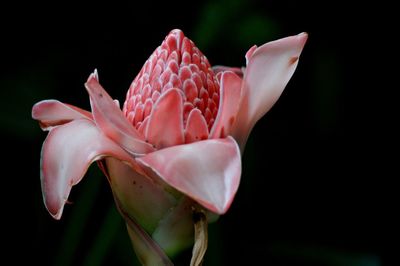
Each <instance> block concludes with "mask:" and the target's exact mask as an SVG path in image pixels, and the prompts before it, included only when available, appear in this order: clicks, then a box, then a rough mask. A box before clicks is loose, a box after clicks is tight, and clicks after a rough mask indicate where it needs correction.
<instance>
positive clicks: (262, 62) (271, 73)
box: [232, 33, 307, 150]
mask: <svg viewBox="0 0 400 266" xmlns="http://www.w3.org/2000/svg"><path fill="white" fill-rule="evenodd" d="M306 41H307V33H301V34H299V35H296V36H291V37H287V38H283V39H279V40H276V41H272V42H269V43H266V44H264V45H262V46H260V47H258V48H255V46H253V47H252V48H250V50H249V51H248V52H247V54H246V59H247V61H248V65H247V67H246V70H245V73H244V82H243V88H242V89H243V92H242V93H243V96H242V102H241V106H240V110H239V115H238V119H237V121H236V123H235V125H234V129H233V131H232V136H233V137H234V138H235V139H236V140H237V141H238V143H239V146H240V147H241V149H242V150H243V148H244V145H245V142H246V140H247V138H248V135H249V134H250V131H251V129H252V128H253V126H254V125H255V123H256V122H257V121H258V120H259V119H260V118H261V117H262V116H263V115H264V114H265V113H266V112H268V110H269V109H271V107H272V106H273V105H274V103H275V102H276V101H277V100H278V98H279V96H280V95H281V94H282V92H283V90H284V88H285V86H286V84H287V83H288V82H289V79H290V78H291V77H292V75H293V73H294V71H295V69H296V66H297V63H298V59H299V56H300V54H301V52H302V50H303V47H304V44H305V43H306Z"/></svg>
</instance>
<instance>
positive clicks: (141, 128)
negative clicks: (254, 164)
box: [32, 30, 307, 263]
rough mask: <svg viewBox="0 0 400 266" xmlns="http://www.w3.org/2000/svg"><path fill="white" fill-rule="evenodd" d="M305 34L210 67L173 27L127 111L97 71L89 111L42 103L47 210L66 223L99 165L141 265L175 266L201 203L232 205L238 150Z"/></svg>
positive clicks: (288, 72)
mask: <svg viewBox="0 0 400 266" xmlns="http://www.w3.org/2000/svg"><path fill="white" fill-rule="evenodd" d="M306 40H307V34H305V33H302V34H299V35H297V36H292V37H287V38H284V39H280V40H277V41H273V42H270V43H267V44H264V45H262V46H261V47H258V48H257V47H256V46H253V47H252V48H250V50H249V51H248V52H247V54H246V61H247V66H246V68H242V69H239V68H228V67H222V66H219V67H214V68H211V66H210V64H209V62H208V60H207V58H206V57H205V56H204V55H203V54H202V53H201V52H200V50H199V49H198V48H197V47H196V46H195V45H194V43H193V42H192V41H191V40H189V39H188V38H187V37H185V36H184V35H183V33H182V31H180V30H173V31H171V32H170V33H169V34H168V36H167V37H166V38H165V40H164V42H163V43H162V44H161V46H160V47H158V48H157V49H156V50H155V51H154V53H153V54H152V55H151V56H150V58H149V59H148V60H147V61H146V63H145V65H144V66H143V68H142V70H141V71H140V73H139V74H138V76H137V77H136V78H135V80H134V81H133V82H132V84H131V86H130V88H129V90H128V93H127V98H126V101H125V103H124V106H123V109H122V111H121V109H120V108H119V103H118V101H114V100H113V99H112V98H111V97H110V96H109V95H108V94H107V92H106V91H105V90H104V89H103V88H102V86H101V85H100V84H99V79H98V76H97V72H96V71H95V72H94V73H93V74H92V75H90V77H89V78H88V80H87V82H86V84H85V86H86V89H87V91H88V93H89V96H90V104H91V108H92V113H90V112H87V111H85V110H82V109H80V108H78V107H75V106H72V105H69V104H64V103H61V102H59V101H56V100H45V101H42V102H39V103H37V104H36V105H34V107H33V109H32V117H33V118H34V119H36V120H38V121H39V123H40V125H41V127H42V129H43V130H48V131H49V134H48V136H47V138H46V140H45V142H44V143H43V148H42V157H41V183H42V191H43V198H44V203H45V206H46V208H47V210H48V211H49V213H50V214H51V215H52V216H53V217H54V218H56V219H60V217H61V214H62V211H63V208H64V204H65V202H66V201H67V199H68V195H69V193H70V190H71V187H72V186H73V185H75V184H77V183H79V181H80V180H81V179H82V177H83V176H84V174H85V172H86V170H87V168H88V167H89V165H90V164H91V163H93V162H95V161H97V162H99V166H100V167H101V169H102V170H103V172H104V173H105V174H106V176H107V177H108V180H109V182H110V185H111V188H112V190H113V193H114V197H115V201H116V204H117V207H118V209H119V210H120V212H121V214H122V215H123V216H124V218H125V220H126V222H127V225H128V231H129V234H130V236H131V239H132V243H133V245H134V248H135V250H136V252H137V253H138V254H139V257H140V259H141V261H142V262H144V263H148V262H151V261H152V259H153V257H156V259H157V260H159V261H158V262H160V260H161V261H163V263H166V262H168V258H167V257H166V256H165V254H164V252H166V254H167V255H170V256H171V255H173V254H174V253H176V252H177V251H179V250H181V249H183V248H186V247H188V246H190V245H191V244H192V243H193V220H192V206H194V205H196V204H195V203H198V204H199V205H201V206H202V207H203V208H205V209H206V210H207V211H208V212H209V215H208V216H209V219H210V217H212V215H211V213H216V214H224V213H225V212H226V211H227V210H228V209H229V206H230V205H231V203H232V200H233V198H234V196H235V193H236V191H237V189H238V186H239V181H240V175H241V150H242V151H243V149H244V146H245V143H246V140H247V138H248V135H249V133H250V131H251V129H252V128H253V126H254V125H255V123H256V122H257V121H258V120H259V119H260V118H261V117H262V116H263V115H264V114H265V113H266V112H267V111H268V110H269V109H270V108H271V107H272V105H273V104H274V103H275V102H276V101H277V99H278V98H279V96H280V94H281V93H282V91H283V89H284V88H285V86H286V84H287V82H288V81H289V79H290V77H291V76H292V74H293V72H294V71H295V69H296V66H297V63H298V58H299V56H300V53H301V51H302V49H303V46H304V44H305V42H306ZM210 215H211V216H210ZM154 254H156V255H154Z"/></svg>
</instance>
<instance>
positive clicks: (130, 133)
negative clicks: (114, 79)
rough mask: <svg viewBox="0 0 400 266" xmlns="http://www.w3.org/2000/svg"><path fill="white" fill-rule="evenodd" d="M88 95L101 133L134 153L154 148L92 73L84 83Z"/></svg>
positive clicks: (141, 152) (138, 153) (137, 153)
mask: <svg viewBox="0 0 400 266" xmlns="http://www.w3.org/2000/svg"><path fill="white" fill-rule="evenodd" d="M85 86H86V89H87V91H88V92H89V95H90V104H91V106H92V112H93V117H94V120H95V122H96V124H97V126H98V127H99V128H100V129H101V130H102V131H103V133H104V134H105V135H106V136H107V137H109V138H110V139H112V140H114V141H115V142H117V143H118V144H120V145H121V146H122V147H124V149H126V150H127V151H129V152H130V153H132V154H134V155H140V154H146V153H148V152H151V151H154V148H153V147H152V146H151V145H150V144H148V143H146V142H145V141H144V138H143V136H142V135H141V134H140V133H139V132H138V131H137V130H136V129H135V128H134V127H133V125H132V124H130V123H129V121H128V120H127V119H126V118H125V116H124V115H123V113H122V111H121V110H120V109H119V108H118V106H117V105H116V104H115V102H114V101H113V100H112V99H111V97H110V95H108V93H107V92H106V91H105V90H104V89H103V87H101V85H100V84H99V82H98V81H97V79H96V75H95V74H92V75H91V76H90V77H89V79H88V81H87V82H86V84H85Z"/></svg>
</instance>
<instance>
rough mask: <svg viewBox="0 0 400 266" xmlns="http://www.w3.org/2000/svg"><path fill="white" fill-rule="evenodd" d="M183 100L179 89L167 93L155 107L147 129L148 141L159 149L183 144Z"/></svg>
mask: <svg viewBox="0 0 400 266" xmlns="http://www.w3.org/2000/svg"><path fill="white" fill-rule="evenodd" d="M182 112H183V99H182V96H181V93H180V92H179V91H178V90H177V89H170V90H168V91H167V92H165V93H164V94H163V95H162V96H161V97H160V98H159V99H158V100H157V102H156V104H155V105H154V107H153V109H152V111H151V113H150V118H149V122H148V124H147V129H146V131H145V132H146V133H145V136H146V140H147V141H148V142H149V143H151V144H153V145H154V146H155V147H156V148H157V149H162V148H165V147H169V146H173V145H179V144H183V143H184V141H185V136H184V131H183V115H182Z"/></svg>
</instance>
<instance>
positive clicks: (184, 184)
mask: <svg viewBox="0 0 400 266" xmlns="http://www.w3.org/2000/svg"><path fill="white" fill-rule="evenodd" d="M137 161H138V162H140V163H142V164H143V165H144V166H148V167H149V168H151V169H152V170H153V171H154V172H155V173H156V174H158V175H159V176H160V177H161V179H163V180H164V181H165V182H167V183H168V184H169V185H171V186H172V187H174V188H176V189H177V190H179V191H181V192H182V193H184V194H186V195H188V196H189V197H191V198H193V199H194V200H196V201H197V202H199V203H200V204H201V205H203V206H204V207H206V208H208V209H209V210H211V211H213V212H216V213H218V214H223V213H225V212H226V211H227V210H228V208H229V206H230V204H231V202H232V200H233V197H234V196H235V194H236V191H237V189H238V186H239V181H240V173H241V161H240V150H239V147H238V146H237V144H236V141H235V140H234V139H233V138H231V137H228V138H226V139H209V140H203V141H198V142H194V143H191V144H186V145H179V146H173V147H169V148H166V149H162V150H158V151H156V152H153V153H149V154H147V155H145V156H144V157H141V158H138V159H137Z"/></svg>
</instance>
